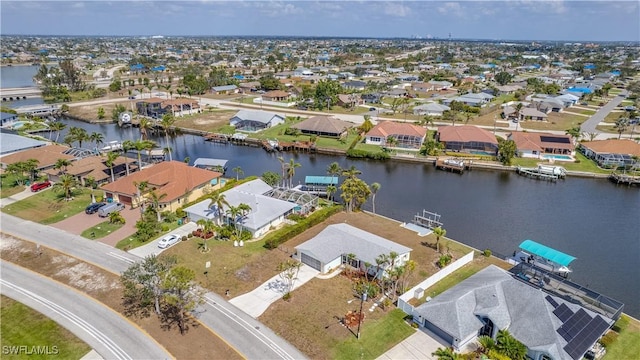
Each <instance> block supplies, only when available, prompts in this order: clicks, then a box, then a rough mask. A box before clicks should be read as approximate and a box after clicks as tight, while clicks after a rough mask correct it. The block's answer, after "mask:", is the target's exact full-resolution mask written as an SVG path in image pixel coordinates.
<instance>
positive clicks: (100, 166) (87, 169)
mask: <svg viewBox="0 0 640 360" xmlns="http://www.w3.org/2000/svg"><path fill="white" fill-rule="evenodd" d="M106 161H107V158H106V157H99V156H88V157H85V158H82V159H79V160H77V161H74V162H73V163H71V165H70V166H69V167H67V171H66V172H67V174H71V175H74V176H82V177H84V178H86V177H89V176H91V177H93V179H94V180H96V181H102V180H106V179H109V178H110V177H111V171H110V170H109V167H108V166H107V165H106V164H105V162H106ZM124 163H125V158H124V157H122V156H120V157H118V158H117V159H116V160H115V161H114V164H113V166H114V168H115V167H116V166H118V165H122V164H124ZM134 169H136V165H134V164H133V162H132V161H129V170H130V171H134ZM45 172H46V173H48V174H51V175H57V174H58V172H59V170H57V169H49V170H47V171H45Z"/></svg>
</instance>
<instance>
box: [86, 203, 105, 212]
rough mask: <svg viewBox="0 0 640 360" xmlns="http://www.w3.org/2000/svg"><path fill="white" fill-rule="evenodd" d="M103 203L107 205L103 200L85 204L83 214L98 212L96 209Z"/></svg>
mask: <svg viewBox="0 0 640 360" xmlns="http://www.w3.org/2000/svg"><path fill="white" fill-rule="evenodd" d="M105 205H107V203H104V202H97V203H93V204H90V205H89V206H87V207H86V208H85V209H84V212H85V214H89V215H91V214H95V213H96V212H98V209H100V208H101V207H103V206H105Z"/></svg>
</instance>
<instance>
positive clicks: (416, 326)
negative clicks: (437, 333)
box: [411, 322, 420, 329]
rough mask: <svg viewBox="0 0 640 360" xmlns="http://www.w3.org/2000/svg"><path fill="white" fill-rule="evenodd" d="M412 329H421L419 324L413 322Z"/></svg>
mask: <svg viewBox="0 0 640 360" xmlns="http://www.w3.org/2000/svg"><path fill="white" fill-rule="evenodd" d="M411 327H412V328H414V329H417V328H419V327H420V325H418V324H417V323H414V322H412V323H411Z"/></svg>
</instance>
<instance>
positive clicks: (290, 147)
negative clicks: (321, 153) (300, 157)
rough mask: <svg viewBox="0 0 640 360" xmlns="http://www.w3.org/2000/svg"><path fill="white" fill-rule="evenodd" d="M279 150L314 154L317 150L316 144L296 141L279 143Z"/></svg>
mask: <svg viewBox="0 0 640 360" xmlns="http://www.w3.org/2000/svg"><path fill="white" fill-rule="evenodd" d="M278 150H280V151H302V152H305V151H306V152H313V151H315V150H316V144H315V143H312V142H310V141H294V142H289V141H280V142H279V143H278Z"/></svg>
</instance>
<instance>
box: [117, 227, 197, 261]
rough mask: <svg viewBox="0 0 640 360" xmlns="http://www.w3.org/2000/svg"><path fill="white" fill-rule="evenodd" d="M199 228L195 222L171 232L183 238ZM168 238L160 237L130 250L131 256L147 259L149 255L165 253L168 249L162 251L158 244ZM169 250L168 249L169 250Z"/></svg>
mask: <svg viewBox="0 0 640 360" xmlns="http://www.w3.org/2000/svg"><path fill="white" fill-rule="evenodd" d="M197 227H198V224H196V223H194V222H188V223H186V224H184V225H182V226H180V227H179V228H177V229H175V230H173V231H172V232H171V234H176V235H178V237H182V236H183V235H185V236H186V235H187V234H189V233H190V232H192V231H193V230H195V229H196V228H197ZM165 236H167V234H165V235H162V236H160V237H159V238H157V239H155V240H153V241H151V242H149V243H148V244H145V245H143V246H139V247H137V248H135V249H131V250H129V251H128V252H129V254H133V255H136V256H139V257H141V258H144V257H147V256H149V255H152V254H153V255H159V254H160V253H161V252H163V251H165V250H166V249H160V248H159V247H158V242H159V241H160V239H162V238H163V237H165ZM167 249H168V248H167Z"/></svg>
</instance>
